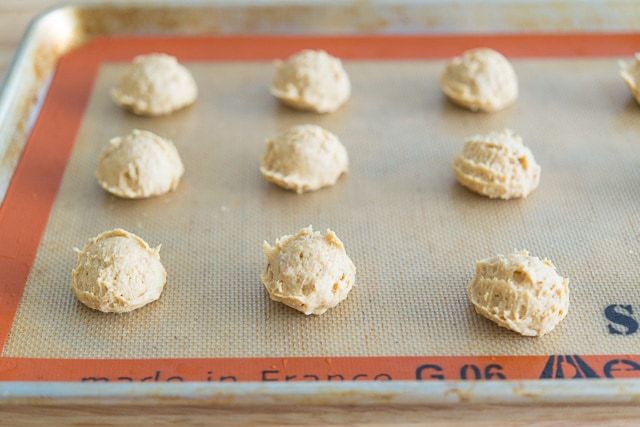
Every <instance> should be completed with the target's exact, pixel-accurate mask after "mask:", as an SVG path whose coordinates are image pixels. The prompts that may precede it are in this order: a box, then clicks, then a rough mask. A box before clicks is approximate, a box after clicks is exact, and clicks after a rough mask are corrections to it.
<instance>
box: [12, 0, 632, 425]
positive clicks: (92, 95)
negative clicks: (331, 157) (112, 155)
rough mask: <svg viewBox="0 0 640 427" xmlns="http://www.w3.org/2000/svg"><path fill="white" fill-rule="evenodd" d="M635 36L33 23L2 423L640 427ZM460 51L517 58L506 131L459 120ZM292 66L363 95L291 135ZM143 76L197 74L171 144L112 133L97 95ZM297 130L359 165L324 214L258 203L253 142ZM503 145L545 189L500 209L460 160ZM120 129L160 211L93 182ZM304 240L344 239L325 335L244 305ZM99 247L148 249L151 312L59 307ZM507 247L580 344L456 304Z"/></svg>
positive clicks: (282, 311)
mask: <svg viewBox="0 0 640 427" xmlns="http://www.w3.org/2000/svg"><path fill="white" fill-rule="evenodd" d="M639 23H640V12H639V11H638V10H637V7H634V4H633V2H624V1H620V2H613V3H611V4H609V5H608V6H607V7H604V6H601V5H598V4H596V3H593V4H592V3H584V4H581V5H580V6H578V5H573V4H572V3H570V2H542V3H535V4H534V3H518V4H517V5H506V4H503V3H502V2H496V3H494V4H492V5H491V6H487V5H485V4H480V3H479V2H478V3H470V4H465V5H464V6H462V5H450V4H449V3H448V2H447V3H445V2H442V3H439V2H433V3H428V4H421V3H402V4H393V5H391V4H388V3H381V4H376V3H364V2H357V3H354V4H346V3H332V4H329V5H326V4H323V5H320V4H294V5H289V6H286V7H284V6H265V5H256V4H237V3H234V4H220V3H216V4H203V3H202V2H197V3H193V4H185V3H183V2H180V3H165V4H163V5H153V6H152V5H145V4H136V3H127V4H100V3H91V4H82V3H79V4H74V5H69V6H62V7H59V8H56V9H53V10H51V11H49V12H47V13H45V14H43V15H42V16H40V17H39V18H37V19H36V20H35V21H34V23H33V24H32V26H31V27H30V29H29V31H28V33H27V35H26V36H25V39H24V41H23V43H22V45H21V47H20V50H19V51H18V53H17V55H16V59H15V60H14V63H13V65H12V69H11V72H10V74H9V77H8V78H7V81H6V84H5V86H4V88H3V93H2V98H1V100H0V120H1V121H2V127H1V129H2V130H1V132H0V147H2V150H3V153H4V154H3V156H2V158H3V160H2V164H1V166H2V167H1V168H0V172H1V173H2V179H1V180H0V183H1V184H2V188H1V190H2V192H1V193H2V197H3V204H2V207H1V208H0V236H1V240H0V276H1V277H2V281H1V282H0V297H2V307H1V308H0V310H1V311H0V344H1V348H2V352H1V357H0V380H1V381H2V382H1V383H0V390H1V393H0V395H1V398H0V399H1V402H2V403H1V405H2V408H3V410H4V411H6V412H8V413H13V414H14V415H15V416H16V417H19V418H24V419H28V418H29V417H33V416H35V415H34V411H33V410H32V409H33V408H34V407H36V408H44V409H48V410H49V411H57V412H56V413H57V414H58V415H59V416H60V417H67V418H61V419H64V420H65V421H67V420H72V421H76V422H79V423H81V422H87V421H88V420H90V419H91V416H92V415H91V414H92V411H95V410H96V407H100V408H101V409H100V411H101V412H109V411H108V410H107V409H105V408H114V407H117V408H118V411H117V414H112V415H113V416H114V417H115V418H112V419H111V421H114V422H115V421H116V418H117V417H126V418H121V419H120V421H122V419H126V420H127V422H131V423H144V422H145V421H144V420H145V418H144V417H145V416H149V414H152V415H153V416H157V417H158V419H165V420H166V419H173V420H178V419H182V418H179V417H185V416H186V417H187V418H188V419H189V420H190V421H195V420H197V418H199V417H205V416H207V415H210V414H215V415H218V416H219V418H218V420H219V421H220V423H223V424H224V423H227V424H228V423H232V422H236V423H250V422H258V421H261V420H268V421H269V422H290V423H300V422H303V423H326V422H332V421H349V422H357V421H360V422H385V421H391V420H393V419H394V417H396V416H398V414H402V415H403V416H404V420H407V421H411V420H415V421H421V420H423V419H424V416H425V415H427V414H428V415H429V416H431V417H433V419H434V420H440V421H442V422H446V421H447V420H451V419H459V420H461V421H464V420H467V421H468V420H476V421H477V420H478V419H482V418H484V419H486V420H487V421H488V422H495V421H500V420H502V421H504V420H510V421H514V420H516V421H517V422H519V423H521V424H524V423H526V422H529V421H532V420H546V419H549V420H553V419H557V418H559V417H569V416H570V417H574V418H575V419H577V420H580V419H582V420H602V421H603V422H606V421H607V420H608V419H610V418H612V417H614V418H616V420H618V421H619V420H628V421H629V420H633V419H635V420H636V421H637V419H638V417H640V409H638V404H637V402H638V400H639V399H640V382H639V381H638V378H639V377H640V352H639V351H638V349H639V348H640V331H638V323H639V322H640V317H638V312H640V305H639V304H640V287H639V286H638V282H639V279H640V260H639V258H638V256H640V244H639V242H638V234H637V230H638V225H639V223H640V217H639V216H638V213H637V212H638V209H637V206H636V204H637V200H639V199H640V197H639V196H640V194H638V193H639V192H640V190H638V188H640V187H638V186H637V185H636V181H637V180H638V179H639V178H640V176H639V175H638V172H637V167H636V166H637V164H638V163H639V162H640V149H639V147H638V146H637V140H638V135H640V121H639V120H638V114H640V109H639V108H638V106H637V105H636V103H635V102H634V101H633V100H632V98H631V97H630V95H629V93H628V90H627V89H626V87H625V85H624V83H623V82H622V80H621V79H620V78H619V76H618V74H617V64H616V61H617V59H620V58H626V57H630V56H631V55H632V54H633V53H634V52H635V51H636V50H639V47H640V35H639V34H636V33H634V29H635V28H636V27H637V25H638V24H639ZM587 30H589V31H587ZM476 46H490V47H493V48H496V49H498V50H500V51H502V52H503V53H505V54H506V55H507V56H509V57H510V59H512V61H513V63H514V67H515V69H516V72H517V74H518V76H519V80H520V97H519V100H518V102H517V104H516V105H514V106H513V107H511V108H509V109H507V110H505V111H502V112H500V113H497V114H493V115H485V114H474V113H471V112H467V111H463V110H461V109H459V108H456V107H454V106H452V105H450V104H449V103H448V102H447V101H446V100H445V99H444V98H443V96H442V94H441V93H440V91H439V88H438V84H437V81H438V76H439V73H440V71H441V70H442V66H443V61H444V59H446V58H448V57H450V56H453V55H455V54H458V53H460V52H461V51H463V50H465V49H468V48H471V47H476ZM302 48H323V49H326V50H328V51H329V52H331V53H333V54H334V55H337V56H339V57H341V58H343V60H344V62H345V67H346V69H347V71H348V73H349V75H350V77H351V80H352V84H353V96H352V99H351V101H350V102H349V103H348V104H347V105H346V106H344V107H343V108H342V109H341V110H339V111H338V112H336V113H333V114H330V115H314V114H310V113H301V112H296V111H293V110H290V109H287V108H285V107H283V106H281V105H279V104H278V103H277V101H276V100H274V99H273V98H272V97H271V95H270V94H269V93H268V90H267V88H268V86H269V83H270V80H271V77H272V73H273V66H272V61H273V60H274V59H276V58H283V57H286V56H288V55H289V54H291V53H293V52H295V51H297V50H299V49H302ZM157 51H162V52H167V53H170V54H172V55H175V56H177V57H178V58H179V59H180V60H181V61H182V62H183V63H184V64H185V65H186V66H187V67H188V68H189V69H190V71H191V72H192V74H193V75H194V77H195V79H196V81H197V83H198V86H199V90H200V97H199V100H198V102H197V103H196V105H194V106H193V107H190V108H188V109H186V110H184V111H180V112H178V113H176V114H174V115H172V116H169V117H163V118H141V117H136V116H133V115H131V114H128V113H125V112H123V111H121V110H119V109H118V108H117V107H116V106H115V105H114V104H113V102H112V101H111V99H110V98H109V89H110V88H111V87H112V86H113V85H114V83H115V82H116V81H117V78H118V76H119V75H120V74H121V73H122V71H123V70H124V67H126V62H128V61H130V60H131V58H132V57H133V56H135V55H137V54H140V53H145V52H157ZM301 123H315V124H319V125H321V126H323V127H325V128H327V129H330V130H331V131H333V132H334V133H336V134H337V135H338V136H339V137H340V138H341V140H342V141H343V142H344V144H345V146H346V147H347V150H348V151H349V154H350V158H351V169H350V173H349V174H348V175H347V176H345V177H343V178H342V179H341V180H340V181H339V182H338V184H337V185H336V186H335V187H332V188H329V189H324V190H321V191H318V192H315V193H311V194H305V195H296V194H294V193H290V192H286V191H283V190H280V189H278V188H276V187H274V186H272V185H270V184H268V183H266V182H265V181H264V180H263V179H262V177H261V176H260V173H259V171H258V163H259V158H260V155H261V154H262V151H263V149H264V140H265V138H267V137H268V136H271V135H273V134H275V133H277V132H279V131H282V130H284V129H286V128H288V127H290V126H292V125H295V124H301ZM505 127H509V128H512V129H514V130H516V131H517V132H518V133H520V134H521V135H522V136H523V137H524V139H525V142H526V144H527V145H528V146H529V147H531V149H532V150H533V152H534V153H535V155H536V159H537V160H538V162H539V163H540V164H541V165H542V170H543V172H542V182H541V185H540V187H539V189H538V190H536V192H535V193H534V194H532V195H531V196H530V197H528V198H527V199H524V200H518V201H509V202H500V201H495V200H488V199H484V198H480V197H478V196H475V195H473V194H472V193H470V192H468V191H466V190H464V189H462V188H461V187H459V186H458V185H457V184H456V182H455V179H454V178H453V175H452V172H451V160H452V159H453V157H454V156H455V155H456V153H458V152H459V151H460V149H461V145H462V141H463V139H464V138H465V137H466V136H469V135H472V134H476V133H484V132H488V131H491V130H495V129H501V128H505ZM134 128H142V129H147V130H151V131H153V132H156V133H158V134H160V135H163V136H166V137H168V138H170V139H172V140H174V141H175V143H176V146H177V147H178V150H179V151H180V153H181V155H182V157H183V160H184V163H185V167H186V174H185V177H184V180H183V182H182V183H181V185H180V187H179V188H178V190H177V191H176V192H174V193H171V194H169V195H166V196H164V197H160V198H154V199H150V200H145V201H127V200H120V199H116V198H114V197H112V196H109V195H107V194H106V193H104V192H103V191H102V189H101V188H100V187H99V186H98V185H97V183H96V182H95V178H94V175H93V172H94V170H95V162H96V159H97V155H98V153H99V151H100V150H101V148H102V147H103V146H104V144H105V143H106V142H107V141H108V140H109V139H110V138H111V137H113V136H116V135H121V134H124V133H127V132H128V131H130V130H131V129H134ZM309 224H313V225H314V226H315V227H316V228H320V229H324V228H327V227H330V228H332V229H334V230H335V231H336V232H337V233H338V235H339V236H340V237H341V238H342V239H343V240H344V242H345V245H346V246H347V250H348V252H349V254H350V255H351V257H352V259H353V260H354V262H355V264H356V265H357V267H358V276H357V286H356V287H355V289H354V291H353V292H352V294H351V295H350V296H349V298H348V299H347V300H346V301H345V302H344V303H343V304H341V305H340V306H339V307H337V308H336V309H333V310H331V311H329V312H328V313H326V314H325V315H323V316H320V317H313V316H312V317H305V316H303V315H301V314H299V313H297V312H295V311H293V310H291V309H289V308H287V307H285V306H282V305H279V304H276V303H274V302H271V301H270V300H269V299H268V297H267V296H266V294H265V292H264V289H263V288H262V285H261V284H260V280H259V274H260V271H261V269H262V268H263V266H264V260H263V256H262V254H261V250H260V247H261V242H262V240H268V241H273V240H275V238H277V237H279V236H280V235H283V234H287V233H291V232H294V231H296V230H297V229H299V228H301V227H304V226H307V225H309ZM114 227H122V228H125V229H128V230H130V231H132V232H135V233H136V234H139V235H141V236H142V237H144V238H145V239H146V240H147V241H148V242H149V243H150V244H152V245H157V244H160V243H161V244H162V245H163V248H162V259H163V263H164V264H165V266H166V268H167V271H168V274H169V280H168V283H167V287H166V290H165V292H164V293H163V296H162V298H161V299H160V300H159V301H158V302H156V303H154V304H151V305H149V306H148V307H145V308H143V309H141V310H138V311H136V312H134V313H131V314H127V315H122V316H110V315H102V314H100V313H97V312H93V311H91V310H89V309H87V308H85V307H84V306H82V305H80V304H79V303H78V302H77V301H76V300H75V299H74V298H73V295H72V294H71V293H70V291H69V285H70V283H69V282H70V271H71V269H72V268H73V266H74V263H75V255H74V253H73V251H72V248H73V247H79V246H82V245H83V244H84V242H85V241H86V240H87V239H88V238H89V237H92V236H94V235H96V234H98V233H99V232H101V231H103V230H106V229H110V228H114ZM521 248H527V249H529V250H530V251H532V252H533V253H535V254H538V255H541V256H547V257H549V258H551V259H553V260H554V262H555V263H556V264H557V266H558V269H559V271H560V273H561V274H562V275H563V276H566V277H569V278H570V280H571V293H572V294H571V309H570V313H569V315H568V317H567V318H566V320H565V321H563V322H562V323H561V324H560V326H558V328H557V329H556V330H554V331H553V332H552V333H551V334H549V335H547V336H545V337H542V338H539V339H532V338H526V337H520V336H517V335H515V334H513V333H510V332H508V331H506V330H502V329H499V328H497V327H496V326H495V325H493V324H492V323H490V322H488V321H486V320H484V319H482V318H480V317H478V316H477V315H475V314H474V313H473V310H472V309H471V308H470V306H469V303H468V301H467V298H466V286H467V284H468V282H469V280H470V279H471V276H472V274H473V268H474V262H475V260H476V259H478V258H482V257H486V256H490V255H493V254H495V253H505V252H510V251H511V250H513V249H521ZM150 383H151V384H150ZM523 406H526V407H527V409H526V410H523V409H522V407H523ZM187 407H188V408H193V409H189V410H188V411H186V409H185V408H187ZM496 407H499V408H500V409H499V410H497V411H496V410H495V408H496ZM612 407H616V408H617V409H616V411H615V412H614V415H612V411H611V408H612ZM492 408H494V410H491V409H492ZM558 408H562V410H561V411H559V410H558ZM185 411H186V412H188V413H190V414H191V415H185ZM36 412H37V413H40V412H38V411H36ZM45 413H47V411H46V410H45V411H43V412H42V414H45ZM49 413H51V412H49ZM138 414H144V415H138ZM238 414H241V416H239V415H238ZM478 414H480V415H478ZM172 417H175V418H172ZM301 417H302V420H301ZM479 417H480V418H479ZM634 417H635V418H634ZM514 422H515V421H514ZM630 422H632V421H630Z"/></svg>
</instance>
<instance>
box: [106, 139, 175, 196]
mask: <svg viewBox="0 0 640 427" xmlns="http://www.w3.org/2000/svg"><path fill="white" fill-rule="evenodd" d="M183 173H184V166H183V165H182V160H180V156H179V155H178V150H176V147H175V146H174V145H173V143H172V142H171V141H169V140H167V139H164V138H161V137H159V136H158V135H156V134H154V133H151V132H148V131H145V130H138V129H136V130H134V131H133V132H131V133H130V134H129V135H127V136H124V137H117V138H113V139H112V140H111V141H109V144H108V145H107V146H106V147H105V148H104V149H103V150H102V153H101V154H100V158H99V159H98V167H97V168H96V178H97V179H98V182H99V183H100V185H101V186H102V188H104V189H105V190H106V191H108V192H109V193H112V194H115V195H116V196H119V197H124V198H130V199H139V198H146V197H151V196H158V195H161V194H165V193H167V192H169V191H172V190H175V189H176V187H177V186H178V183H179V182H180V178H181V177H182V174H183Z"/></svg>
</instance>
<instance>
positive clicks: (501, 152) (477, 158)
mask: <svg viewBox="0 0 640 427" xmlns="http://www.w3.org/2000/svg"><path fill="white" fill-rule="evenodd" d="M453 170H454V173H455V175H456V178H457V179H458V182H460V184H462V185H463V186H465V187H467V188H468V189H470V190H472V191H475V192H476V193H479V194H482V195H484V196H487V197H490V198H492V199H493V198H501V199H513V198H518V197H527V195H528V194H529V193H531V192H532V191H533V190H535V189H536V188H537V187H538V184H539V182H540V173H541V168H540V165H538V163H536V160H535V158H534V157H533V154H532V153H531V150H529V149H528V148H527V147H525V146H524V144H523V143H522V138H521V137H520V136H519V135H516V134H515V133H513V131H511V130H509V129H505V130H503V131H502V132H493V133H490V134H488V135H476V136H472V137H470V138H468V139H467V140H466V141H465V143H464V149H463V151H462V153H461V154H460V155H459V156H458V157H456V159H455V160H454V163H453Z"/></svg>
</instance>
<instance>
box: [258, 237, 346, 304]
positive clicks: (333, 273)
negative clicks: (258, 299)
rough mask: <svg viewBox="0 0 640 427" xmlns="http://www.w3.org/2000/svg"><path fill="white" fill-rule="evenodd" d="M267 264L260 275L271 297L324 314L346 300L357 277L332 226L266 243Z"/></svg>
mask: <svg viewBox="0 0 640 427" xmlns="http://www.w3.org/2000/svg"><path fill="white" fill-rule="evenodd" d="M262 249H263V251H264V254H265V256H266V257H267V267H266V268H265V270H264V272H263V273H262V275H261V277H260V278H261V279H262V283H263V284H264V286H265V287H266V288H267V292H269V296H270V297H271V299H272V300H274V301H278V302H281V303H283V304H286V305H288V306H289V307H292V308H295V309H296V310H298V311H301V312H303V313H304V314H307V315H308V314H322V313H324V312H325V311H327V310H328V309H330V308H332V307H335V306H336V305H338V304H339V303H340V302H341V301H342V300H344V299H345V298H346V297H347V295H348V294H349V291H350V290H351V288H352V287H353V283H354V282H355V279H356V267H355V266H354V265H353V263H352V262H351V260H350V259H349V257H348V256H347V253H346V252H345V250H344V245H343V244H342V242H341V241H340V239H338V237H337V236H336V235H335V234H334V233H333V231H331V230H327V232H326V233H325V234H324V235H323V234H322V233H320V232H317V231H315V232H314V231H313V229H312V227H311V226H309V227H307V228H303V229H302V230H300V231H299V232H298V234H296V235H295V236H284V237H281V238H280V239H278V240H277V241H276V245H275V246H271V245H269V244H268V243H267V242H264V243H263V248H262Z"/></svg>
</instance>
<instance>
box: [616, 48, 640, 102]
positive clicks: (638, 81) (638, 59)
mask: <svg viewBox="0 0 640 427" xmlns="http://www.w3.org/2000/svg"><path fill="white" fill-rule="evenodd" d="M620 75H621V76H622V78H623V79H624V81H625V83H626V84H627V86H629V90H630V91H631V94H632V95H633V97H634V98H635V100H636V101H637V102H640V53H636V55H635V59H634V60H633V61H631V62H624V61H620Z"/></svg>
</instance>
